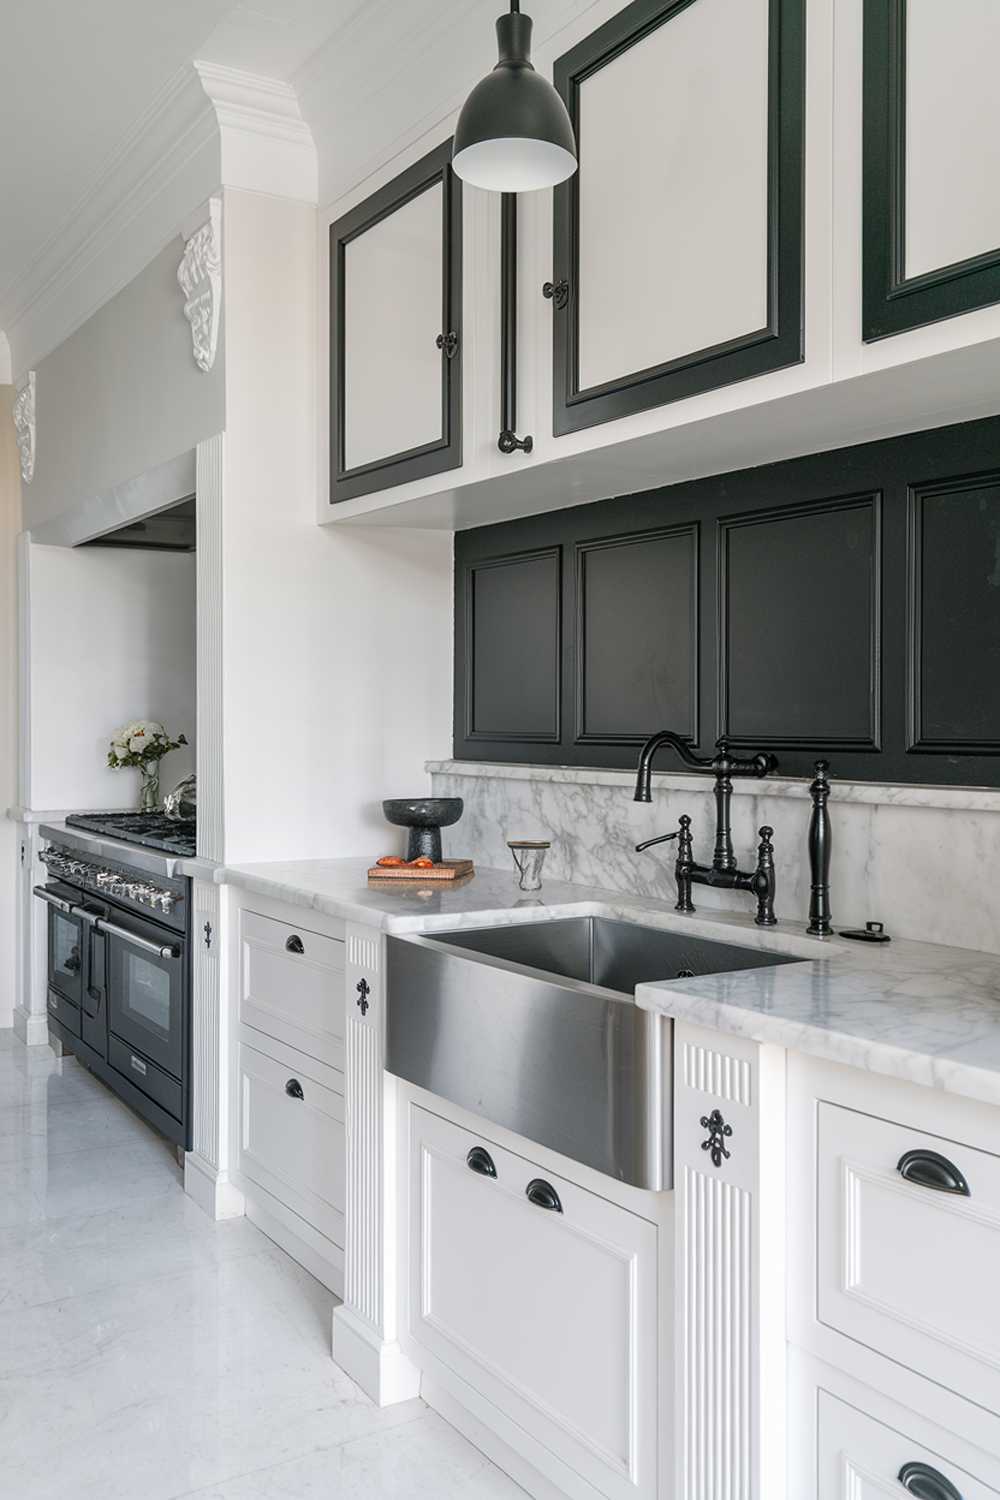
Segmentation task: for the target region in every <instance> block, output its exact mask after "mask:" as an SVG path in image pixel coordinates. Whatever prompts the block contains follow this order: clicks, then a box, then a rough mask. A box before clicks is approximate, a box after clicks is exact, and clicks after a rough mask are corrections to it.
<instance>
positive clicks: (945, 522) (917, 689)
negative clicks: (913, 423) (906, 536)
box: [910, 475, 1000, 754]
mask: <svg viewBox="0 0 1000 1500" xmlns="http://www.w3.org/2000/svg"><path fill="white" fill-rule="evenodd" d="M910 507H911V508H910V540H911V546H910V568H911V577H910V601H911V620H912V629H911V684H910V692H911V707H912V719H911V733H910V748H911V749H914V748H916V749H920V750H936V751H940V752H944V753H950V754H955V752H956V751H965V752H966V753H968V752H970V751H971V752H979V753H980V754H1000V691H998V689H997V684H998V683H1000V475H995V476H993V477H992V480H991V479H990V477H989V476H983V477H977V478H975V479H970V480H966V481H965V482H961V481H956V482H953V483H951V484H948V485H940V486H935V487H926V488H920V489H916V490H914V491H913V493H912V495H911V497H910Z"/></svg>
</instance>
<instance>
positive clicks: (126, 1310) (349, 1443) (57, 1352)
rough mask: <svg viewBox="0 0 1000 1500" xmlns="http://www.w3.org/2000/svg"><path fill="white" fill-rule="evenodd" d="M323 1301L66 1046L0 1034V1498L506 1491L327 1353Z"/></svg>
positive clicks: (432, 1420)
mask: <svg viewBox="0 0 1000 1500" xmlns="http://www.w3.org/2000/svg"><path fill="white" fill-rule="evenodd" d="M333 1303H334V1299H333V1298H332V1297H331V1295H330V1294H329V1293H328V1292H327V1291H326V1290H325V1289H324V1288H323V1287H321V1286H320V1285H319V1283H318V1282H316V1281H315V1280H313V1278H312V1277H311V1276H309V1275H308V1274H307V1273H306V1272H305V1271H303V1270H302V1269H301V1268H300V1267H299V1266H297V1265H296V1264H295V1263H294V1261H292V1260H290V1259H289V1258H288V1257H287V1256H286V1255H285V1254H284V1253H283V1252H282V1251H281V1250H279V1249H278V1248H277V1247H276V1246H275V1245H273V1244H272V1243H271V1241H270V1240H268V1239H266V1238H265V1237H264V1236H263V1235H262V1234H260V1233H259V1232H258V1231H257V1230H256V1229H255V1228H254V1227H253V1225H252V1224H249V1223H248V1222H247V1221H246V1220H244V1219H237V1220H232V1221H230V1222H228V1223H224V1224H213V1223H212V1222H211V1221H210V1220H209V1219H207V1218H206V1217H205V1215H204V1214H202V1213H201V1211H200V1210H199V1209H197V1208H196V1207H195V1206H194V1204H193V1203H191V1201H190V1200H189V1199H188V1198H186V1197H185V1195H184V1192H183V1190H182V1188H181V1176H180V1172H179V1170H178V1167H177V1165H176V1162H175V1160H174V1157H173V1154H172V1152H171V1150H170V1148H169V1147H168V1146H167V1145H166V1144H165V1143H164V1142H163V1141H162V1140H161V1139H160V1137H159V1136H157V1135H155V1134H154V1133H153V1132H152V1131H150V1130H149V1129H147V1127H146V1126H145V1125H144V1124H143V1123H142V1122H141V1121H139V1120H138V1119H136V1117H135V1116H134V1115H133V1114H132V1113H131V1112H130V1111H129V1110H127V1109H126V1108H125V1106H124V1105H122V1104H120V1103H119V1101H118V1100H117V1099H115V1097H114V1096H113V1095H112V1094H111V1093H110V1092H109V1091H108V1090H107V1089H105V1088H104V1086H103V1085H102V1084H100V1083H99V1082H98V1081H97V1080H96V1079H95V1078H93V1077H92V1076H91V1075H90V1074H89V1073H87V1072H86V1070H85V1069H83V1068H81V1067H80V1066H79V1064H77V1063H76V1062H74V1061H73V1060H72V1059H70V1058H66V1059H65V1060H63V1061H61V1062H60V1061H57V1060H56V1058H55V1057H54V1055H53V1053H52V1052H51V1051H50V1050H49V1048H47V1047H33V1048H26V1047H24V1046H22V1045H21V1043H20V1042H18V1041H17V1040H16V1039H15V1038H14V1037H13V1035H12V1033H11V1032H10V1031H0V1496H3V1497H4V1500H7V1497H10V1500H15V1497H16V1500H97V1497H100V1500H181V1497H191V1496H197V1497H199V1500H284V1497H291V1496H295V1497H298V1500H320V1497H322V1500H341V1497H343V1500H358V1497H362V1496H363V1497H365V1500H381V1497H406V1500H409V1497H413V1500H458V1497H462V1500H524V1491H523V1490H521V1489H520V1488H519V1487H518V1486H517V1485H515V1484H514V1483H513V1482H512V1481H511V1480H509V1479H508V1478H507V1477H506V1476H505V1475H503V1474H502V1473H501V1472H500V1471H499V1470H498V1469H496V1468H494V1467H493V1465H491V1464H490V1463H489V1462H488V1461H487V1460H486V1459H485V1458H484V1457H483V1455H482V1454H481V1453H479V1452H478V1451H477V1450H476V1449H475V1448H473V1447H472V1446H471V1445H470V1444H469V1443H467V1442H466V1441H465V1440H464V1438H462V1437H460V1436H459V1435H458V1433H456V1432H455V1431H454V1430H453V1429H452V1428H450V1427H449V1426H448V1425H447V1424H446V1423H444V1422H442V1421H441V1420H440V1418H439V1417H437V1416H436V1415H435V1413H433V1412H431V1411H429V1410H428V1409H427V1407H425V1406H424V1405H423V1403H422V1402H420V1401H408V1402H406V1403H404V1404H402V1405H400V1406H395V1407H389V1408H387V1409H386V1410H384V1411H379V1410H378V1408H377V1407H375V1406H373V1405H372V1403H371V1402H370V1401H369V1400H368V1399H367V1397H365V1396H364V1395H363V1394H362V1393H361V1391H359V1389H358V1388H357V1386H356V1385H354V1383H353V1381H351V1380H349V1379H348V1378H347V1376H346V1375H344V1374H343V1372H342V1371H341V1370H339V1369H338V1368H337V1366H336V1365H335V1364H334V1363H333V1362H332V1360H331V1359H330V1314H331V1311H332V1308H333Z"/></svg>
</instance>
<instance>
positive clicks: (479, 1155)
mask: <svg viewBox="0 0 1000 1500" xmlns="http://www.w3.org/2000/svg"><path fill="white" fill-rule="evenodd" d="M465 1165H466V1166H467V1167H468V1168H469V1170H470V1171H472V1172H478V1173H479V1175H480V1177H495V1176H496V1175H497V1169H496V1166H495V1164H494V1161H493V1158H492V1156H491V1155H490V1153H489V1152H488V1151H487V1150H486V1148H485V1147H484V1146H473V1147H472V1150H471V1151H470V1152H469V1154H468V1156H467V1157H466V1158H465Z"/></svg>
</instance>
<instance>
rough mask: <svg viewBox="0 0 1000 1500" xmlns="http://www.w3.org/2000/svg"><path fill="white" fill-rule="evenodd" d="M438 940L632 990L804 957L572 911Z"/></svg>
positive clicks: (583, 980) (436, 935)
mask: <svg viewBox="0 0 1000 1500" xmlns="http://www.w3.org/2000/svg"><path fill="white" fill-rule="evenodd" d="M429 936H433V939H434V941H435V942H441V943H449V944H451V945H452V946H453V947H455V948H461V949H464V950H465V951H466V952H468V953H480V954H482V955H483V956H484V957H487V958H499V959H506V960H507V961H508V962H510V963H516V964H525V965H526V966H527V967H528V968H532V969H540V970H542V971H543V972H545V973H547V974H557V975H559V976H561V977H562V978H563V979H573V980H576V981H577V982H579V983H581V984H597V985H600V986H601V987H602V988H604V989H609V990H617V991H618V992H619V993H620V994H623V995H631V994H633V993H634V991H635V987H636V985H637V984H646V983H649V982H650V981H651V980H657V979H661V980H662V979H678V978H685V977H690V976H694V975H701V974H726V973H731V972H735V971H736V970H738V969H762V968H771V967H774V966H776V965H778V964H788V963H795V962H798V960H796V959H795V958H790V957H788V956H787V955H785V954H782V953H770V952H767V951H766V950H764V949H761V948H744V947H740V946H739V945H738V944H735V943H716V942H713V941H711V940H710V939H708V938H701V937H693V936H689V935H688V934H687V933H683V932H676V931H669V932H668V931H664V930H663V929H661V928H656V927H642V926H640V925H639V924H638V923H636V922H624V921H616V920H613V919H612V918H609V917H565V918H561V919H560V920H558V921H553V922H526V923H523V924H520V925H516V926H514V925H511V926H506V927H482V928H477V929H472V930H470V931H467V932H446V933H433V934H429Z"/></svg>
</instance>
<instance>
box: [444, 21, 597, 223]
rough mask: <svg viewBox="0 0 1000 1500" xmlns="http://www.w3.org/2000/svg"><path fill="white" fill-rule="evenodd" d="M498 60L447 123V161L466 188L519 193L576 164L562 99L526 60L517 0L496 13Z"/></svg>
mask: <svg viewBox="0 0 1000 1500" xmlns="http://www.w3.org/2000/svg"><path fill="white" fill-rule="evenodd" d="M497 45H498V48H499V51H500V61H499V62H498V63H497V65H496V67H495V68H494V69H493V72H492V73H487V75H486V77H485V78H484V79H482V81H481V82H480V83H477V84H476V87H475V88H474V89H473V90H472V93H471V94H470V95H469V97H468V99H466V101H465V103H464V104H463V105H462V112H461V114H460V115H459V117H458V125H457V126H456V128H455V144H454V148H453V150H452V166H453V167H454V168H455V171H456V172H457V173H458V175H459V177H461V178H463V180H464V181H465V182H471V183H472V184H473V186H474V187H481V188H487V189H489V191H490V192H493V193H524V192H530V191H532V190H533V189H535V188H546V187H555V185H556V183H557V182H565V180H566V178H567V177H571V176H572V174H573V173H574V172H575V171H576V141H575V140H574V138H573V126H572V124H571V122H570V118H569V114H568V113H567V110H566V106H565V104H564V103H563V102H562V100H561V99H560V97H559V95H558V94H557V93H556V91H555V89H554V88H553V87H552V85H551V83H549V82H548V80H547V79H545V78H542V77H541V75H540V74H539V73H536V72H535V70H534V68H533V67H532V65H531V17H530V16H522V15H521V13H520V5H519V3H518V0H511V6H510V14H509V15H506V16H500V17H499V19H498V20H497Z"/></svg>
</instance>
